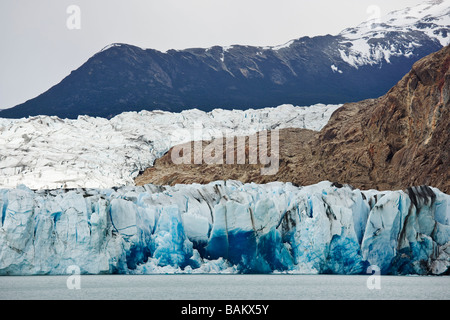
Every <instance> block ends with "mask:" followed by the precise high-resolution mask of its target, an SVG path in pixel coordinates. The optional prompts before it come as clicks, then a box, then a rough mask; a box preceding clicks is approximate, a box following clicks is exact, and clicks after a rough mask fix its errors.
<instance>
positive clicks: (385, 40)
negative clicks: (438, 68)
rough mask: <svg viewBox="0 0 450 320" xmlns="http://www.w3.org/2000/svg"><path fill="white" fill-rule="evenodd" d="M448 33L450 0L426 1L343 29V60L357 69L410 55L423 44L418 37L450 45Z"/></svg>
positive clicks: (340, 49) (341, 49)
mask: <svg viewBox="0 0 450 320" xmlns="http://www.w3.org/2000/svg"><path fill="white" fill-rule="evenodd" d="M449 32H450V0H433V1H427V2H424V3H421V4H419V5H417V6H414V7H408V8H405V9H402V10H397V11H392V12H390V13H388V14H387V15H385V16H384V17H380V18H377V19H370V20H367V21H365V22H363V23H361V24H360V25H358V26H357V27H355V28H347V29H345V30H343V31H342V32H341V33H340V34H339V35H340V36H341V37H342V39H343V40H342V41H341V42H340V48H339V52H340V55H341V58H342V60H344V61H345V62H347V63H348V64H350V65H351V66H353V67H355V68H358V67H360V66H363V65H367V64H370V65H374V64H380V63H383V62H387V63H390V62H391V61H390V58H391V57H393V56H407V57H408V56H410V55H412V54H413V52H414V49H416V48H418V47H421V46H422V44H419V43H418V41H417V38H426V37H428V38H429V39H431V40H432V41H438V42H439V43H440V44H441V45H442V46H446V45H448V44H450V34H449Z"/></svg>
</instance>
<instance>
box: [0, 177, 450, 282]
mask: <svg viewBox="0 0 450 320" xmlns="http://www.w3.org/2000/svg"><path fill="white" fill-rule="evenodd" d="M0 212H1V228H0V274H3V275H19V274H21V275H23V274H64V273H66V272H67V271H66V270H67V267H68V266H70V265H77V266H79V267H80V268H81V271H82V272H83V273H89V274H99V273H125V274H128V273H135V274H141V273H171V272H186V273H195V272H197V273H209V272H213V273H219V272H232V273H239V272H249V273H254V272H263V273H270V272H278V271H280V272H284V271H285V272H294V273H295V272H297V273H337V274H358V273H365V272H366V270H367V267H368V266H369V265H377V266H379V267H380V268H381V271H382V273H384V274H442V273H445V272H448V269H449V266H450V196H449V195H446V194H444V193H442V192H440V191H439V190H437V189H435V188H429V187H418V188H410V189H408V190H406V191H385V192H379V191H374V190H370V191H360V190H358V189H352V188H350V187H348V186H341V185H337V184H332V183H330V182H321V183H319V184H316V185H311V186H307V187H296V186H294V185H292V184H290V183H287V184H284V183H280V182H275V183H269V184H266V185H257V184H242V183H240V182H234V181H227V182H223V181H218V182H213V183H210V184H208V185H195V184H194V185H176V186H174V187H167V186H166V187H161V186H154V185H146V186H143V187H122V188H116V189H73V190H63V189H59V190H53V191H47V190H41V191H32V190H30V189H28V188H26V187H24V186H19V187H18V188H16V189H1V190H0Z"/></svg>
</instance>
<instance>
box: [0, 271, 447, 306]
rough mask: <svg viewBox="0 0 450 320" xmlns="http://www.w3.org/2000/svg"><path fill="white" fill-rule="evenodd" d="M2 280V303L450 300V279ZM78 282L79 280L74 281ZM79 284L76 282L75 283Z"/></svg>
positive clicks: (133, 277)
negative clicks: (374, 282) (371, 282)
mask: <svg viewBox="0 0 450 320" xmlns="http://www.w3.org/2000/svg"><path fill="white" fill-rule="evenodd" d="M68 278H69V277H68V276H24V277H22V276H3V277H0V299H14V300H18V299H31V300H34V299H39V300H50V299H71V300H75V299H101V300H103V299H108V300H111V299H126V300H127V299H132V300H137V299H147V300H170V299H177V300H181V299H183V300H184V299H187V300H259V299H262V300H293V299H294V300H302V299H308V300H309V299H327V300H328V299H345V300H347V299H389V300H391V299H395V300H398V299H433V300H436V299H445V300H448V299H450V277H449V276H442V277H428V276H420V277H419V276H381V278H380V279H379V280H380V282H379V283H380V289H372V290H371V289H369V288H368V286H367V280H368V278H369V276H341V275H284V274H282V275H82V276H80V278H79V280H80V281H79V287H80V288H79V289H68V287H67V280H68ZM72 279H73V278H72ZM70 283H72V284H73V283H76V282H70V279H69V284H70Z"/></svg>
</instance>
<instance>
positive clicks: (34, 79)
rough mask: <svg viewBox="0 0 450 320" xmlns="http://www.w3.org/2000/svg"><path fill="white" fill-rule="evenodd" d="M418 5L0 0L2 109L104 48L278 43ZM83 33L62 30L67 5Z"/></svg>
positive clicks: (409, 0) (400, 0)
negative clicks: (374, 10) (75, 11)
mask: <svg viewBox="0 0 450 320" xmlns="http://www.w3.org/2000/svg"><path fill="white" fill-rule="evenodd" d="M421 2H422V1H419V0H395V1H393V0H343V1H336V0H314V1H311V0H126V1H125V0H1V1H0V43H1V50H0V70H1V72H0V109H2V108H8V107H13V106H15V105H17V104H19V103H22V102H25V101H26V100H28V99H31V98H34V97H35V96H37V95H39V94H40V93H42V92H44V91H46V90H47V89H49V88H50V87H52V86H53V85H55V84H57V83H58V82H60V81H61V80H62V79H63V78H64V77H65V76H67V75H68V74H69V73H70V72H71V71H72V70H75V69H77V68H78V67H79V66H81V65H82V64H83V63H84V62H85V61H86V60H87V59H89V57H91V56H92V55H93V54H95V53H96V52H98V51H100V50H101V49H102V48H103V47H104V46H106V45H108V44H110V43H114V42H123V43H129V44H133V45H137V46H140V47H143V48H153V49H157V50H167V49H183V48H192V47H204V48H205V47H210V46H213V45H222V46H226V45H232V44H243V45H257V46H266V45H278V44H283V43H285V42H287V41H289V40H291V39H296V38H300V37H302V36H315V35H324V34H337V33H339V32H340V31H341V30H343V29H345V28H347V27H353V26H356V25H358V24H359V23H361V22H363V21H365V20H367V19H368V18H369V17H370V16H371V14H372V13H368V12H367V8H368V7H370V6H373V5H376V6H378V7H379V8H380V10H381V14H382V15H384V14H387V13H388V12H390V11H393V10H398V9H402V8H405V7H409V6H413V5H416V4H419V3H421ZM70 5H77V6H78V7H79V8H80V10H81V15H80V21H81V25H80V27H81V29H74V30H70V29H68V28H67V24H66V22H67V19H68V18H69V17H70V14H68V13H67V12H66V11H67V8H68V7H69V6H70Z"/></svg>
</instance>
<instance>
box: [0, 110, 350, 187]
mask: <svg viewBox="0 0 450 320" xmlns="http://www.w3.org/2000/svg"><path fill="white" fill-rule="evenodd" d="M341 106H342V105H323V104H317V105H313V106H310V107H297V106H293V105H281V106H278V107H276V108H263V109H248V110H245V111H243V110H223V109H214V110H213V111H211V112H203V111H200V110H197V109H191V110H185V111H183V112H180V113H172V112H165V111H141V112H124V113H122V114H119V115H117V116H115V117H114V118H112V119H105V118H95V117H89V116H79V117H78V119H75V120H72V119H60V118H58V117H55V116H35V117H29V118H22V119H2V118H0V186H1V187H3V188H15V187H17V186H18V185H20V184H25V185H27V186H28V187H29V188H32V189H57V188H83V187H87V188H112V187H115V186H124V185H134V178H136V177H137V176H138V174H139V172H141V171H143V170H145V169H147V168H148V167H151V166H152V165H153V163H154V161H155V160H156V159H157V158H159V157H161V156H162V155H163V154H164V153H166V152H167V151H168V150H169V149H170V148H171V147H173V146H175V145H178V144H181V143H185V142H188V141H191V140H212V139H213V138H218V137H223V136H248V135H251V134H255V133H257V132H260V131H263V130H274V129H282V128H288V127H289V128H305V129H310V130H316V131H319V130H320V129H322V128H323V127H324V126H325V125H326V124H327V122H328V120H329V118H330V116H331V114H332V113H333V112H334V111H335V110H336V109H338V108H339V107H341ZM192 128H200V130H193V129H192Z"/></svg>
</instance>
